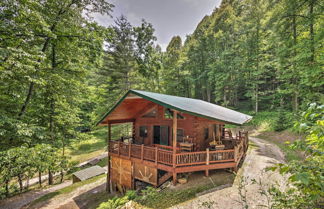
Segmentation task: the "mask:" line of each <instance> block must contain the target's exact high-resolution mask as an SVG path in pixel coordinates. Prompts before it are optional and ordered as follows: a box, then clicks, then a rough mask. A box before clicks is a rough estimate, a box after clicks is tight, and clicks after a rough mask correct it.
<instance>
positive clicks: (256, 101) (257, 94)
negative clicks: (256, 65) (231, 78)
mask: <svg viewBox="0 0 324 209" xmlns="http://www.w3.org/2000/svg"><path fill="white" fill-rule="evenodd" d="M258 111H259V89H258V85H257V86H256V87H255V113H257V112H258Z"/></svg>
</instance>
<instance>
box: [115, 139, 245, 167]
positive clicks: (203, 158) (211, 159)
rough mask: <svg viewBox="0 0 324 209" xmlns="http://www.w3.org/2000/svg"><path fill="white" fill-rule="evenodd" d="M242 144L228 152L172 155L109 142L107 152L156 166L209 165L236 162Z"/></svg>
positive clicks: (145, 147) (171, 153)
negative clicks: (152, 163)
mask: <svg viewBox="0 0 324 209" xmlns="http://www.w3.org/2000/svg"><path fill="white" fill-rule="evenodd" d="M244 143H246V141H245V140H242V141H240V143H239V144H238V145H237V146H235V147H234V149H230V150H216V151H209V150H206V151H198V152H182V153H176V154H174V153H173V152H172V151H170V150H165V149H163V148H160V147H151V146H145V145H143V144H142V145H138V144H129V143H125V142H119V141H110V146H109V152H110V153H113V154H118V155H121V156H125V157H128V158H137V159H140V160H146V161H151V162H155V163H156V164H157V163H161V164H165V165H169V166H187V165H188V166H189V165H199V164H205V165H209V164H213V163H219V162H229V161H231V162H236V161H237V160H238V159H239V158H240V157H241V155H240V153H237V152H239V151H240V152H242V150H243V149H244ZM162 146H164V145H162ZM242 148H243V149H242ZM243 152H244V151H243ZM174 155H175V159H176V160H175V164H174V162H173V156H174Z"/></svg>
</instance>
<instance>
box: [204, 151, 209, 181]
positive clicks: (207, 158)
mask: <svg viewBox="0 0 324 209" xmlns="http://www.w3.org/2000/svg"><path fill="white" fill-rule="evenodd" d="M206 165H209V148H207V149H206ZM205 176H209V170H208V168H207V169H206V170H205Z"/></svg>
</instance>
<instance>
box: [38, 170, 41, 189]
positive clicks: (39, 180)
mask: <svg viewBox="0 0 324 209" xmlns="http://www.w3.org/2000/svg"><path fill="white" fill-rule="evenodd" d="M38 183H39V187H42V172H40V171H39V172H38Z"/></svg>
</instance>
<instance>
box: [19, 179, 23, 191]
mask: <svg viewBox="0 0 324 209" xmlns="http://www.w3.org/2000/svg"><path fill="white" fill-rule="evenodd" d="M18 183H19V190H20V193H21V192H22V191H23V183H22V178H21V174H19V175H18Z"/></svg>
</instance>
